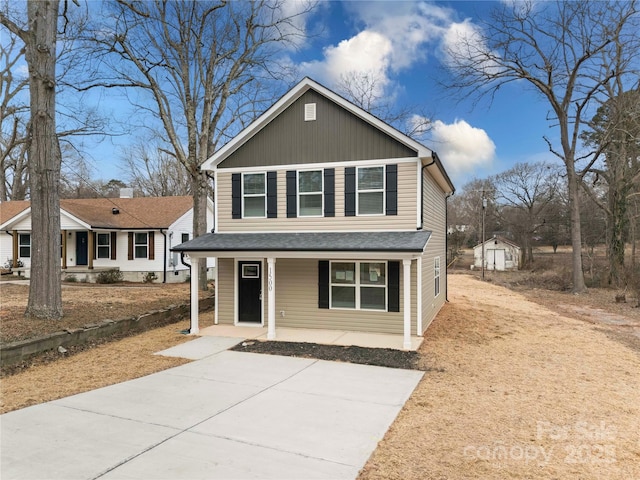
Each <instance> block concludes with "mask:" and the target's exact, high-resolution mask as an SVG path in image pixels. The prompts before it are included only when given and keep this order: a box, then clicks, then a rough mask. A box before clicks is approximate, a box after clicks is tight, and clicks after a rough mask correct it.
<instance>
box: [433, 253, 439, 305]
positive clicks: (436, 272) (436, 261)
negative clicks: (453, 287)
mask: <svg viewBox="0 0 640 480" xmlns="http://www.w3.org/2000/svg"><path fill="white" fill-rule="evenodd" d="M433 289H434V292H433V296H434V297H437V296H438V295H440V257H434V259H433Z"/></svg>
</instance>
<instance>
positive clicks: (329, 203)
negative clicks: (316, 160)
mask: <svg viewBox="0 0 640 480" xmlns="http://www.w3.org/2000/svg"><path fill="white" fill-rule="evenodd" d="M324 216H325V217H335V216H336V169H335V168H325V169H324Z"/></svg>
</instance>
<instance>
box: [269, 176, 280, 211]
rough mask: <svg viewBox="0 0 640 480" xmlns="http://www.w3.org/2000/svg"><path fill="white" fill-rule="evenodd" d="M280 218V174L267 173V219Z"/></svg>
mask: <svg viewBox="0 0 640 480" xmlns="http://www.w3.org/2000/svg"><path fill="white" fill-rule="evenodd" d="M277 217H278V172H267V218H277Z"/></svg>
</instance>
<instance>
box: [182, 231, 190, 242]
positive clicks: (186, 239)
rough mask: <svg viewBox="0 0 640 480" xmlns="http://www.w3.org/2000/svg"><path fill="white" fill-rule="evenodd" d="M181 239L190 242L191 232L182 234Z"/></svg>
mask: <svg viewBox="0 0 640 480" xmlns="http://www.w3.org/2000/svg"><path fill="white" fill-rule="evenodd" d="M180 240H181V241H182V243H185V242H188V241H189V234H188V233H183V234H182V235H181V238H180Z"/></svg>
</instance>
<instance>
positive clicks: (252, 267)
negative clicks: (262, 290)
mask: <svg viewBox="0 0 640 480" xmlns="http://www.w3.org/2000/svg"><path fill="white" fill-rule="evenodd" d="M242 278H260V265H259V264H257V263H245V264H244V265H242Z"/></svg>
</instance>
